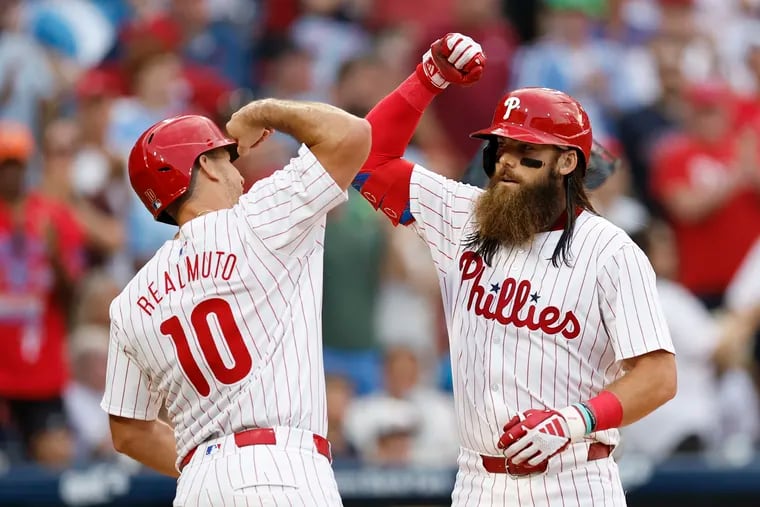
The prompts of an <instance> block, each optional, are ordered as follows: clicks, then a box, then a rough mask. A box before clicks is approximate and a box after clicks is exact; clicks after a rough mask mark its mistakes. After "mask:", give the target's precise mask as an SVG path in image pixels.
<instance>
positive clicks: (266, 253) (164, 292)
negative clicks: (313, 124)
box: [102, 146, 347, 459]
mask: <svg viewBox="0 0 760 507" xmlns="http://www.w3.org/2000/svg"><path fill="white" fill-rule="evenodd" d="M346 199H347V194H346V193H345V192H344V191H342V190H341V189H340V187H339V186H338V185H337V184H336V183H335V181H334V180H333V179H332V177H331V176H330V175H329V174H328V173H327V172H326V171H325V169H324V168H323V167H322V165H321V164H320V163H319V162H318V161H317V159H316V158H315V157H314V155H313V154H312V153H311V151H309V150H308V149H307V148H306V147H305V146H302V147H301V148H300V150H299V156H298V157H297V158H294V159H292V160H291V161H290V163H289V164H288V165H287V166H286V167H285V168H284V169H282V170H280V171H277V172H275V173H274V174H273V175H272V176H270V177H268V178H265V179H263V180H261V181H259V182H257V183H256V184H254V185H253V187H252V188H251V189H250V190H249V191H248V192H247V193H246V194H244V195H243V196H242V197H241V198H240V200H239V202H238V204H237V205H235V206H234V207H233V208H231V209H225V210H221V211H217V212H213V213H208V214H206V215H202V216H200V217H198V218H195V219H193V220H191V221H189V222H187V223H186V224H184V225H183V226H182V227H181V228H180V232H179V235H178V237H177V238H176V239H174V240H172V241H167V242H166V243H165V244H164V245H163V246H162V247H161V248H160V249H159V250H158V251H157V252H156V254H155V256H154V257H153V258H152V259H151V260H150V261H149V262H148V263H147V264H146V265H145V266H144V267H143V268H142V269H141V270H140V272H139V273H137V275H136V276H135V277H134V278H133V279H132V280H131V281H130V283H129V284H128V285H127V287H126V288H125V289H124V290H123V291H122V293H121V294H120V295H119V296H118V297H117V298H116V299H114V301H113V303H112V304H111V322H112V324H111V340H110V349H109V355H108V378H107V384H106V391H105V395H104V397H103V401H102V407H103V408H104V409H105V410H106V411H107V412H108V413H110V414H114V415H118V416H123V417H129V418H134V419H144V420H152V419H155V418H156V416H157V414H158V411H159V409H160V407H161V406H162V404H164V402H165V404H166V408H167V410H168V413H169V416H170V417H171V420H172V422H173V424H174V427H175V430H174V431H175V437H176V439H177V452H178V455H179V459H181V458H182V457H183V456H184V455H186V454H187V453H188V452H189V451H190V450H191V449H193V448H195V447H196V446H197V445H198V444H200V443H202V442H204V441H207V440H209V439H210V438H216V437H221V436H223V435H228V434H231V433H233V432H236V431H240V430H242V429H245V428H251V427H272V426H289V427H294V428H300V429H303V430H308V431H311V432H313V433H317V434H319V435H325V434H326V432H327V416H326V401H325V385H324V369H323V363H322V336H321V333H322V331H321V305H322V256H323V240H324V231H325V215H326V213H327V212H328V211H329V210H330V209H332V208H333V207H335V206H336V205H338V204H339V203H341V202H344V201H345V200H346Z"/></svg>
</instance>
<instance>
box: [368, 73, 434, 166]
mask: <svg viewBox="0 0 760 507" xmlns="http://www.w3.org/2000/svg"><path fill="white" fill-rule="evenodd" d="M438 92H440V90H439V91H438ZM438 92H434V91H432V90H431V88H430V87H429V86H426V85H425V84H424V82H423V81H422V80H421V79H420V78H419V76H418V74H417V73H416V72H415V73H412V75H410V76H409V77H408V78H407V79H406V80H405V81H404V82H403V83H401V84H400V85H399V86H398V87H397V88H396V89H395V90H394V91H393V92H391V93H390V94H389V95H388V96H386V97H385V98H384V99H383V100H381V101H380V102H378V103H377V105H376V106H375V107H373V108H372V110H371V111H370V112H369V114H367V121H369V123H370V125H372V149H371V151H370V155H369V157H368V158H367V162H366V163H365V164H364V167H365V168H366V167H374V166H378V165H381V164H382V163H384V162H386V161H388V160H392V159H395V158H401V157H402V156H403V155H404V151H406V147H407V145H408V144H409V142H410V141H411V139H412V136H413V135H414V131H415V130H416V128H417V125H418V124H419V122H420V119H421V118H422V113H423V112H424V111H425V108H427V106H428V105H430V102H431V101H432V100H433V99H434V98H435V96H436V95H437V93H438Z"/></svg>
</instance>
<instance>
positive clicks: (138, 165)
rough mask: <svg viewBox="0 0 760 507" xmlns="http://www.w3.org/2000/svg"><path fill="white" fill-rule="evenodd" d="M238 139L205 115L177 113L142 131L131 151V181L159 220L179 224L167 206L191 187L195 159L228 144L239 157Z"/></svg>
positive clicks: (234, 154)
mask: <svg viewBox="0 0 760 507" xmlns="http://www.w3.org/2000/svg"><path fill="white" fill-rule="evenodd" d="M236 146H237V143H235V141H233V140H232V139H230V138H228V137H227V136H225V135H224V134H223V133H222V131H221V130H219V127H217V126H216V124H215V123H214V122H213V121H211V120H209V119H208V118H206V117H204V116H197V115H187V116H176V117H174V118H169V119H167V120H163V121H160V122H158V123H156V124H155V125H153V126H152V127H150V128H149V129H148V130H146V131H145V132H143V134H142V135H141V136H140V138H139V139H138V140H137V142H136V143H135V145H134V146H133V147H132V151H131V152H130V154H129V181H130V183H131V184H132V188H133V189H134V190H135V192H136V193H137V195H138V197H140V200H141V201H142V203H143V204H144V205H145V207H146V208H148V211H150V212H151V213H152V214H153V218H155V219H156V220H158V221H159V222H164V223H167V224H172V225H177V224H176V222H175V221H174V219H173V218H172V217H170V216H169V214H168V213H165V211H166V208H167V206H169V205H170V204H171V203H172V202H174V201H175V200H176V199H178V198H179V197H181V196H182V194H184V193H185V192H187V189H188V188H189V187H190V178H191V176H192V172H193V165H194V164H195V161H196V160H197V159H198V157H199V156H201V155H202V154H203V153H205V152H207V151H210V150H213V149H215V148H222V147H228V149H229V151H230V156H231V157H232V160H234V159H235V158H237V150H236V149H235V148H236Z"/></svg>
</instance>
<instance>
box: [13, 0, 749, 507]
mask: <svg viewBox="0 0 760 507" xmlns="http://www.w3.org/2000/svg"><path fill="white" fill-rule="evenodd" d="M449 31H459V32H463V33H465V34H468V35H470V36H472V37H473V38H475V39H476V40H477V41H479V42H480V43H481V44H482V46H483V47H484V49H485V51H486V53H487V56H488V68H487V72H486V73H485V75H484V78H483V79H482V80H481V81H480V82H479V83H477V84H476V85H475V86H473V87H472V88H469V89H461V88H456V87H451V88H450V89H449V90H447V91H446V93H444V94H442V95H441V96H440V97H439V98H438V99H436V101H435V102H434V104H433V107H432V108H431V109H430V110H429V111H428V112H427V113H426V114H425V117H424V118H423V121H422V122H421V124H420V126H419V129H418V131H417V133H416V134H415V138H414V140H413V143H412V144H411V145H410V147H409V149H408V152H407V158H409V159H412V160H414V161H416V162H419V163H422V164H424V165H425V166H427V167H428V168H430V169H432V170H434V171H437V172H439V173H442V174H445V175H446V176H449V177H451V178H455V179H460V180H464V181H468V182H471V183H473V184H483V183H484V182H485V180H484V175H483V174H482V171H481V169H480V160H479V158H478V157H479V152H480V148H481V146H480V145H479V144H478V142H476V141H475V140H472V139H469V137H468V134H469V132H471V131H473V130H476V129H478V128H482V127H484V126H487V125H488V124H489V122H490V120H491V115H492V113H493V109H494V107H495V104H496V101H497V100H498V99H499V97H500V96H501V95H502V94H503V93H504V92H505V91H506V90H508V89H510V88H513V87H519V86H548V87H553V88H558V89H561V90H563V91H566V92H568V93H570V94H571V95H574V96H575V97H576V98H578V99H579V100H580V101H581V102H582V103H583V104H584V106H585V107H586V109H587V111H588V113H589V115H590V116H591V118H592V122H593V126H594V132H595V137H596V139H597V140H598V141H600V142H601V143H602V144H604V145H605V146H606V147H607V149H609V150H610V151H611V152H613V153H614V154H616V155H617V156H619V157H620V158H621V159H622V161H623V163H622V165H621V167H620V169H619V170H618V171H617V172H616V173H615V174H613V176H612V177H610V178H609V179H608V180H607V181H606V183H605V184H604V185H603V186H602V187H601V188H599V189H598V190H596V191H594V193H593V203H594V206H595V207H596V210H597V211H598V212H599V213H600V214H601V215H603V216H605V217H607V218H608V219H609V220H611V221H612V222H614V223H615V224H617V225H619V226H620V227H622V228H623V229H625V230H626V231H627V232H628V233H629V234H630V235H631V236H632V237H633V238H634V239H635V240H636V242H637V243H638V244H639V245H640V246H641V247H642V248H643V249H644V251H645V252H646V253H647V254H648V256H649V258H650V259H651V261H652V264H653V265H654V268H655V270H656V272H657V275H658V278H659V282H658V286H659V290H660V296H661V298H662V304H663V307H664V309H665V312H666V317H667V320H668V323H669V326H670V328H671V332H672V335H673V341H674V343H675V347H676V351H677V353H678V373H679V393H678V396H677V397H676V398H675V399H674V400H673V401H671V402H670V403H668V404H667V405H666V406H665V407H663V408H661V409H659V410H658V411H657V412H655V413H654V414H653V415H651V416H649V417H648V418H647V419H645V420H644V421H642V422H640V423H638V424H635V425H633V426H631V427H629V428H626V429H625V430H624V437H625V439H624V445H623V446H622V447H621V448H620V449H618V450H617V451H616V453H617V457H618V461H619V463H620V467H621V473H622V476H623V481H624V483H625V486H626V489H627V490H628V492H629V496H628V497H629V505H631V506H636V505H649V506H657V505H668V506H680V505H690V506H693V505H705V506H711V505H725V504H731V505H753V506H756V505H758V504H759V503H760V502H759V501H758V499H759V498H760V454H758V453H757V452H756V451H757V449H758V436H759V435H760V429H759V428H760V409H759V408H758V395H757V392H758V387H759V386H760V381H759V380H760V375H758V362H759V361H760V342H759V341H758V340H757V339H756V337H757V335H758V331H759V330H760V137H758V136H760V0H606V1H605V0H545V1H538V0H414V1H412V0H23V1H21V0H0V259H1V260H2V262H1V263H0V505H3V506H8V505H40V506H42V505H132V506H140V505H144V506H148V505H156V506H159V505H162V506H168V505H170V504H171V499H172V497H173V492H174V482H173V481H172V480H170V479H166V478H162V477H159V476H157V475H154V474H152V473H150V472H148V471H146V470H143V469H141V467H140V466H139V465H138V464H136V463H134V462H132V461H130V460H129V459H126V458H124V457H120V456H117V455H116V453H115V452H114V450H113V448H112V447H111V443H110V436H109V430H108V420H107V416H106V414H105V413H104V412H103V411H102V410H101V409H100V408H99V402H100V398H101V395H102V391H103V386H104V380H105V366H106V351H107V341H108V305H109V303H110V301H111V299H112V298H113V297H114V296H115V295H116V294H117V293H118V292H119V290H120V288H121V287H122V286H123V285H124V284H125V282H126V281H127V280H129V278H130V277H131V276H132V275H133V274H134V273H135V272H136V270H137V269H138V268H139V267H140V266H141V265H142V263H144V262H145V261H146V260H147V259H148V258H150V256H151V255H152V254H153V252H154V251H155V250H156V249H157V248H158V247H159V246H160V245H161V244H162V242H163V241H165V240H166V239H168V238H170V237H171V236H172V235H173V234H174V231H173V229H172V228H171V227H169V226H165V225H163V224H158V223H155V222H153V221H152V219H151V217H150V215H149V214H148V213H146V212H145V210H144V209H143V207H142V205H141V204H140V203H139V201H137V199H136V197H135V196H133V195H132V192H131V189H130V188H129V184H128V181H127V178H126V170H125V161H126V155H127V153H128V151H129V149H130V148H131V146H132V144H133V143H134V141H135V140H136V138H137V137H138V135H139V134H140V133H141V132H142V131H143V130H144V129H145V128H147V127H148V126H150V125H151V124H153V123H154V122H156V121H158V120H160V119H163V118H165V117H168V116H172V115H175V114H179V113H200V114H205V115H208V116H210V117H212V118H214V119H216V120H217V121H218V122H219V123H220V125H224V123H225V122H226V120H227V119H228V118H229V116H230V114H231V113H232V112H233V111H234V110H235V109H236V108H238V107H240V106H241V105H243V104H245V103H246V102H247V101H249V100H251V99H253V98H259V97H266V96H275V97H280V98H293V99H311V100H320V101H326V102H329V103H332V104H335V105H337V106H339V107H342V108H344V109H346V110H348V111H350V112H352V113H354V114H357V115H364V114H366V113H367V112H368V111H369V109H370V108H371V107H372V106H373V105H374V104H375V103H376V102H377V101H378V100H379V99H380V98H382V97H383V96H384V95H385V94H386V93H388V92H389V91H391V90H392V89H393V87H394V86H395V85H396V84H398V83H399V82H400V81H401V80H402V79H403V78H404V77H406V76H407V74H408V73H409V72H411V71H412V70H413V68H414V66H415V65H416V64H417V62H418V61H419V59H420V56H421V54H422V53H423V52H424V50H426V48H427V47H428V46H429V45H430V43H431V42H432V41H434V40H435V39H436V38H438V37H440V36H442V35H444V34H445V33H447V32H449ZM296 148H297V146H295V144H294V143H293V141H292V140H291V139H289V138H287V137H286V136H283V135H279V134H278V135H275V136H273V138H271V139H270V140H268V141H267V142H266V143H264V144H263V145H262V146H261V147H260V148H258V149H257V150H255V151H253V152H252V154H251V155H250V156H248V157H245V158H244V159H242V160H240V161H239V162H237V165H238V167H239V169H240V170H241V172H242V173H243V175H244V176H245V178H246V182H247V184H248V185H251V184H252V183H253V182H254V181H256V180H257V179H259V178H262V177H265V176H267V175H269V174H270V173H271V172H272V171H274V170H276V169H279V168H280V167H282V166H283V165H284V164H285V163H286V162H287V160H288V159H289V157H290V156H292V155H293V154H295V151H296ZM352 192H353V191H352ZM326 234H327V240H326V243H325V287H324V344H325V365H326V371H327V396H328V417H329V427H330V433H329V435H328V437H329V439H330V440H331V441H332V445H333V453H334V455H335V469H336V475H337V478H338V483H339V486H340V488H341V491H342V493H343V495H344V499H345V503H346V505H447V504H448V503H449V494H450V492H451V488H452V485H453V478H454V469H455V458H456V453H457V437H456V427H455V426H456V421H455V417H454V413H453V403H452V399H451V396H452V395H451V371H450V364H449V360H448V356H447V337H446V330H445V326H444V323H443V316H442V306H441V301H440V296H439V290H438V284H437V280H436V275H435V272H434V270H433V267H432V263H431V261H430V258H429V254H428V251H427V248H426V246H425V245H424V244H423V243H422V241H421V240H419V239H418V238H417V237H416V235H415V234H414V233H413V232H412V231H411V230H405V229H402V228H400V229H398V230H395V231H393V233H390V226H389V224H388V223H387V220H384V219H383V218H382V215H379V214H376V213H375V212H374V211H373V210H372V209H371V208H370V206H369V205H368V204H367V203H366V202H365V201H364V200H363V199H361V198H358V195H357V194H354V198H352V199H350V201H349V202H348V203H347V204H345V205H342V206H341V207H340V208H338V209H336V210H334V211H332V212H331V213H330V215H329V216H328V226H327V233H326Z"/></svg>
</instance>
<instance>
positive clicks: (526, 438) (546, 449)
mask: <svg viewBox="0 0 760 507" xmlns="http://www.w3.org/2000/svg"><path fill="white" fill-rule="evenodd" d="M585 434H586V423H585V421H584V419H583V415H582V414H581V413H580V412H579V410H578V409H577V408H576V407H574V406H569V407H566V408H563V409H562V410H559V411H557V410H526V411H525V412H524V413H521V414H518V415H516V416H514V417H513V418H512V419H510V420H509V422H508V423H507V424H506V425H505V426H504V434H503V435H502V436H501V438H499V443H498V446H499V449H504V456H505V457H506V458H507V464H508V465H509V467H510V470H512V472H513V473H519V472H523V473H532V472H542V471H544V470H546V466H547V464H548V461H549V459H550V458H551V457H552V456H555V455H556V454H559V453H560V452H562V451H563V450H565V448H566V447H567V446H568V445H570V442H572V441H576V440H579V439H581V438H583V436H584V435H585Z"/></svg>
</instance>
